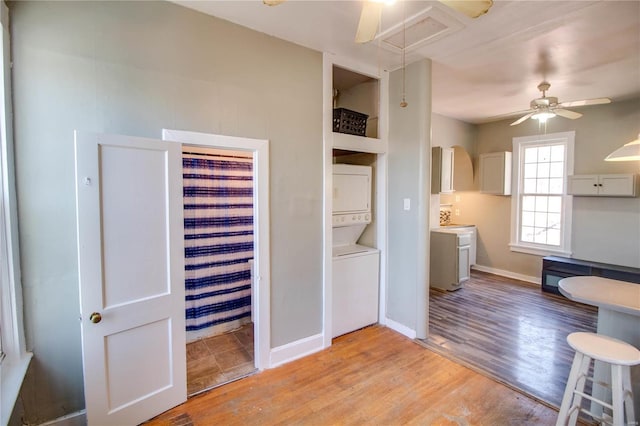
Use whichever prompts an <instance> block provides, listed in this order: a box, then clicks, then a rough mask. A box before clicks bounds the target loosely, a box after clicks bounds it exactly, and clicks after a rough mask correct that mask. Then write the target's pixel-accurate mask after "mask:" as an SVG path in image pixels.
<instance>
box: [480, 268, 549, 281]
mask: <svg viewBox="0 0 640 426" xmlns="http://www.w3.org/2000/svg"><path fill="white" fill-rule="evenodd" d="M471 269H474V270H476V271H480V272H488V273H489V274H494V275H500V276H501V277H506V278H513V279H514V280H519V281H526V282H529V283H533V284H538V285H540V280H541V278H540V277H532V276H531V275H524V274H518V273H517V272H511V271H506V270H504V269H497V268H492V267H490V266H483V265H473V266H472V267H471Z"/></svg>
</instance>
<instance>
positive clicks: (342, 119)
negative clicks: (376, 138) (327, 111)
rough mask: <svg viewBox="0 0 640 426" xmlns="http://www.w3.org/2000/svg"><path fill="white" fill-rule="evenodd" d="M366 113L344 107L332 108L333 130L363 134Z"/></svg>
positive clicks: (357, 134) (365, 129)
mask: <svg viewBox="0 0 640 426" xmlns="http://www.w3.org/2000/svg"><path fill="white" fill-rule="evenodd" d="M367 118H369V116H368V115H367V114H362V113H360V112H356V111H351V110H350V109H346V108H334V109H333V131H334V132H338V133H347V134H349V135H356V136H364V134H365V132H366V131H367Z"/></svg>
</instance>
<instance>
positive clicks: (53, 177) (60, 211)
mask: <svg viewBox="0 0 640 426" xmlns="http://www.w3.org/2000/svg"><path fill="white" fill-rule="evenodd" d="M10 8H11V21H12V37H13V38H12V49H13V63H14V68H13V72H14V101H15V145H16V168H17V187H18V199H19V206H18V207H19V215H20V216H19V219H20V236H21V240H20V244H21V248H22V251H21V256H22V275H23V286H24V304H25V317H26V318H25V320H26V335H27V341H28V347H29V348H30V349H31V350H33V352H34V354H35V358H34V360H33V363H32V366H31V368H30V370H29V373H28V376H27V379H26V382H25V385H24V386H23V390H22V393H21V398H22V403H21V405H23V406H24V412H25V420H26V421H29V422H32V423H40V422H43V421H46V420H49V419H52V418H56V417H58V416H61V415H64V414H68V413H71V412H74V411H76V410H79V409H82V408H83V407H84V397H83V383H82V360H81V346H80V324H79V321H78V317H79V296H78V265H77V249H76V228H75V221H76V217H75V193H74V154H73V130H74V129H79V130H84V131H92V132H105V133H117V134H127V135H134V136H145V137H152V138H160V137H161V129H162V128H174V129H184V130H193V131H200V132H210V133H219V134H226V135H233V136H243V137H250V138H260V139H269V140H270V158H271V164H270V191H271V193H270V197H271V261H272V263H271V271H272V276H271V303H272V306H271V308H272V309H271V319H272V320H271V333H272V334H271V337H272V340H271V346H272V347H277V346H280V345H283V344H286V343H289V342H292V341H295V340H298V339H301V338H305V337H308V336H311V335H315V334H318V333H320V332H321V331H322V241H323V230H322V197H323V192H322V184H323V182H322V165H323V163H322V57H321V54H320V53H319V52H314V51H311V50H308V49H305V48H302V47H300V46H297V45H294V44H291V43H287V42H284V41H281V40H278V39H275V38H272V37H269V36H267V35H265V34H261V33H257V32H254V31H250V30H248V29H245V28H242V27H240V26H236V25H233V24H231V23H228V22H225V21H222V20H219V19H216V18H213V17H210V16H206V15H204V14H200V13H197V12H194V11H191V10H189V9H185V8H182V7H180V6H177V5H174V4H172V3H168V2H68V3H67V2H22V1H21V2H16V3H12V4H10ZM125 243H126V242H123V244H125Z"/></svg>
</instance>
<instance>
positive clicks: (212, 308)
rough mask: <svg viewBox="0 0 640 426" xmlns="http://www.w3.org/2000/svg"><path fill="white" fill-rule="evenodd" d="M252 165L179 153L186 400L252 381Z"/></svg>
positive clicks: (228, 153)
mask: <svg viewBox="0 0 640 426" xmlns="http://www.w3.org/2000/svg"><path fill="white" fill-rule="evenodd" d="M253 170H254V164H253V155H252V153H249V152H243V151H234V150H227V149H224V150H222V149H213V148H203V147H189V146H183V152H182V172H183V205H184V244H185V317H186V342H187V393H188V395H195V394H197V393H200V392H202V391H205V390H208V389H211V388H213V387H216V386H219V385H221V384H224V383H228V382H230V381H233V380H236V379H238V378H241V377H244V376H246V375H248V374H252V373H253V372H254V371H255V370H256V367H255V361H254V360H255V356H254V345H253V339H254V323H253V319H254V318H253V309H252V304H253V303H252V301H253V285H252V283H253V280H252V270H253V259H254V222H255V221H254V211H255V210H254V203H253V199H254V198H253V196H254V188H253V186H254V185H253V182H254V176H253Z"/></svg>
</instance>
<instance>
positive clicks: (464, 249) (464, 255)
mask: <svg viewBox="0 0 640 426" xmlns="http://www.w3.org/2000/svg"><path fill="white" fill-rule="evenodd" d="M470 254H471V247H470V246H461V247H458V262H457V263H458V283H461V282H463V281H467V280H468V279H469V278H471V273H470V267H471V264H470Z"/></svg>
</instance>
